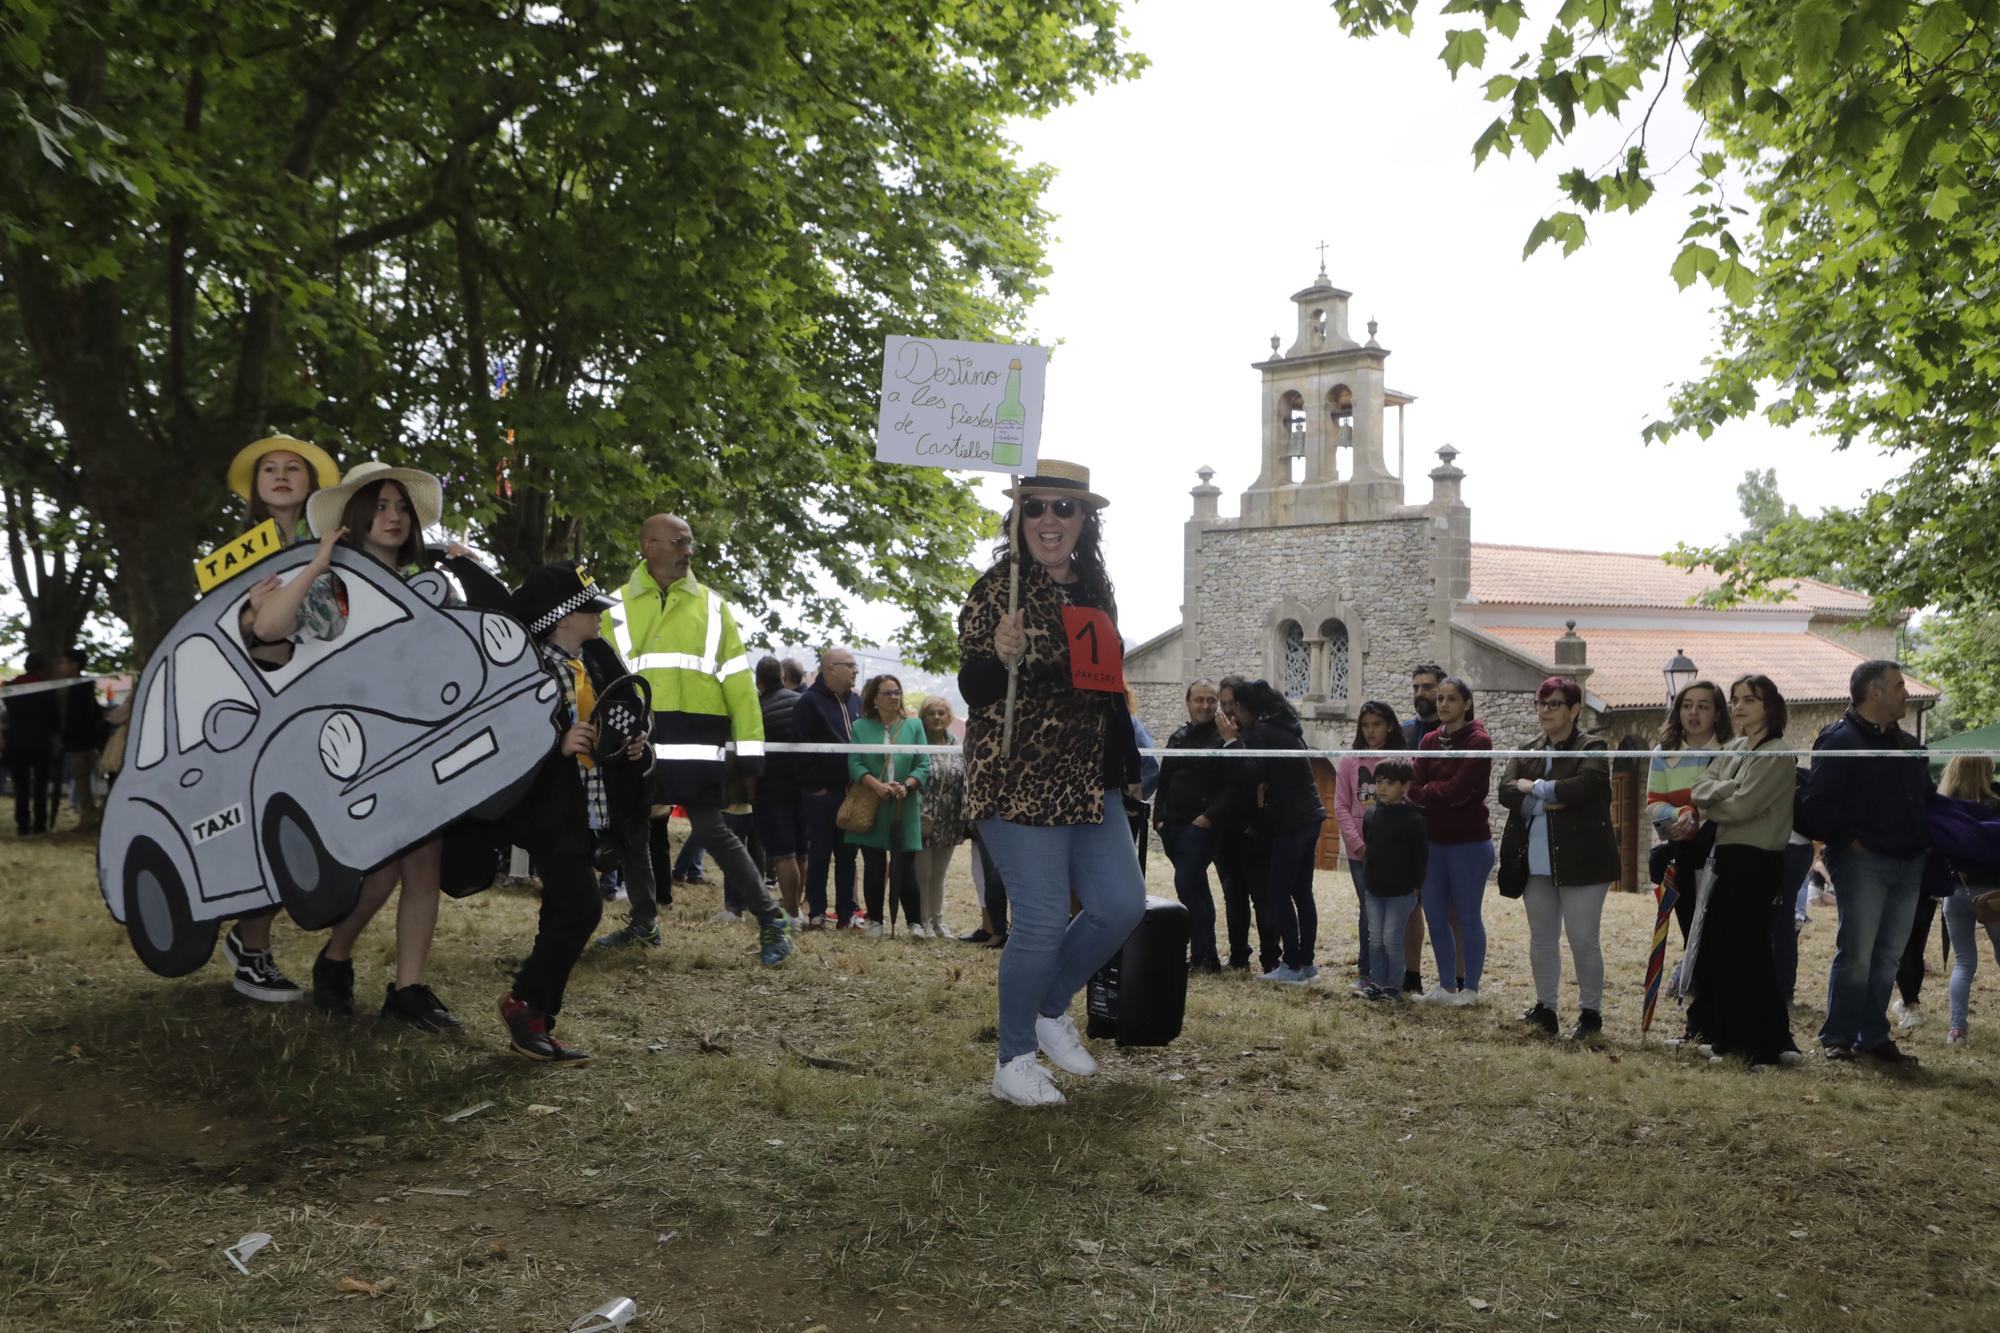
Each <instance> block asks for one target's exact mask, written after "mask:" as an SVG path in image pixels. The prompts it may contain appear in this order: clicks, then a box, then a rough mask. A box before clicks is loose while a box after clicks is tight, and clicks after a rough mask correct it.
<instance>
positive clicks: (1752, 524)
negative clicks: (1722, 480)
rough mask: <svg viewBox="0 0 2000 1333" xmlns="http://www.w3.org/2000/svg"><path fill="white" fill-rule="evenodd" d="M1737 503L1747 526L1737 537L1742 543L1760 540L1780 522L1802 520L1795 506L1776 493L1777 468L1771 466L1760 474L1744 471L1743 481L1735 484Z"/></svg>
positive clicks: (1758, 472)
mask: <svg viewBox="0 0 2000 1333" xmlns="http://www.w3.org/2000/svg"><path fill="white" fill-rule="evenodd" d="M1736 504H1737V507H1738V508H1740V509H1741V510H1742V511H1743V520H1744V522H1746V523H1747V524H1749V526H1748V527H1746V528H1744V529H1743V531H1742V532H1740V533H1738V534H1737V535H1738V537H1739V538H1740V539H1741V540H1743V541H1750V542H1754V541H1759V540H1761V539H1762V538H1764V537H1766V536H1768V535H1770V533H1771V531H1772V530H1773V529H1775V528H1776V527H1777V526H1778V525H1779V524H1780V523H1792V522H1797V521H1798V520H1799V519H1801V518H1803V517H1804V515H1803V514H1801V513H1799V507H1798V506H1797V505H1795V504H1791V503H1790V502H1788V501H1787V500H1786V499H1785V497H1784V496H1783V495H1781V494H1779V492H1778V469H1776V468H1774V467H1767V468H1765V469H1763V470H1762V471H1761V472H1760V471H1758V470H1757V469H1756V468H1754V467H1753V468H1751V469H1750V470H1749V471H1747V472H1745V473H1744V474H1743V480H1742V481H1739V482H1737V483H1736Z"/></svg>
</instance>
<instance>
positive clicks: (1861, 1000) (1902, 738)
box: [1798, 660, 1931, 1065]
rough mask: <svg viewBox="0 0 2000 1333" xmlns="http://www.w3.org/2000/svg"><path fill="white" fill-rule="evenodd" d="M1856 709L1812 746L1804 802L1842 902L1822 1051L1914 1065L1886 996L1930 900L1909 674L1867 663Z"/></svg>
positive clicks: (1922, 774)
mask: <svg viewBox="0 0 2000 1333" xmlns="http://www.w3.org/2000/svg"><path fill="white" fill-rule="evenodd" d="M1848 694H1849V697H1850V698H1851V699H1852V701H1853V706H1852V707H1850V708H1849V709H1848V710H1847V713H1846V715H1845V716H1843V717H1842V718H1841V719H1840V721H1838V722H1836V723H1834V724H1833V725H1832V726H1830V727H1828V728H1827V729H1826V730H1825V731H1822V732H1821V733H1820V734H1819V739H1818V740H1816V741H1814V742H1813V750H1814V752H1815V753H1816V754H1817V755H1823V756H1825V757H1820V758H1815V759H1814V760H1813V765H1812V772H1811V774H1810V775H1809V776H1808V777H1807V778H1806V784H1805V787H1804V789H1803V790H1802V792H1801V793H1800V797H1799V820H1798V824H1799V831H1800V832H1801V833H1804V834H1806V835H1807V836H1809V837H1813V838H1817V839H1819V840H1820V841H1822V842H1824V843H1825V844H1826V865H1827V870H1828V872H1829V873H1830V874H1831V875H1832V876H1833V884H1834V892H1835V893H1837V894H1839V895H1840V926H1839V929H1838V931H1837V932H1836V934H1835V937H1834V939H1835V943H1834V952H1833V968H1832V970H1831V972H1830V973H1829V974H1828V976H1827V986H1826V1024H1825V1026H1823V1027H1821V1028H1820V1030H1819V1044H1820V1047H1821V1049H1823V1050H1824V1051H1825V1052H1826V1056H1827V1058H1828V1059H1830V1060H1847V1059H1852V1058H1854V1057H1855V1056H1857V1055H1865V1056H1869V1057H1871V1058H1873V1059H1875V1060H1878V1061H1881V1062H1882V1063H1884V1064H1890V1065H1899V1064H1913V1063H1915V1060H1914V1058H1913V1057H1911V1056H1907V1055H1904V1054H1903V1053H1902V1051H1900V1050H1898V1049H1897V1047H1896V1043H1895V1042H1894V1041H1893V1040H1892V1039H1891V1038H1890V1036H1889V991H1890V988H1891V987H1892V986H1893V985H1894V984H1895V980H1896V964H1897V963H1898V962H1899V961H1900V960H1901V958H1902V956H1903V945H1904V942H1905V941H1906V940H1908V938H1909V934H1910V924H1911V922H1912V921H1913V920H1914V919H1915V918H1916V911H1917V898H1918V896H1919V895H1920V894H1921V893H1922V891H1923V880H1924V855H1925V852H1926V850H1927V848H1928V847H1929V844H1930V838H1929V834H1928V832H1927V831H1926V829H1925V827H1924V803H1925V801H1926V800H1927V799H1928V798H1929V796H1930V789H1931V787H1930V772H1929V766H1928V761H1927V760H1926V758H1925V755H1924V747H1923V745H1922V744H1921V743H1920V742H1918V740H1917V739H1916V738H1915V737H1914V736H1911V735H1910V734H1909V733H1908V732H1906V731H1904V730H1903V729H1902V728H1901V727H1899V726H1897V725H1896V724H1897V723H1898V722H1900V721H1901V720H1902V718H1903V716H1904V714H1905V713H1907V712H1908V711H1909V695H1910V692H1909V687H1908V686H1907V685H1906V684H1905V683H1904V681H1903V672H1902V668H1901V667H1899V666H1898V665H1897V664H1896V663H1894V662H1890V661H1883V660H1876V661H1868V662H1863V663H1862V664H1861V665H1860V666H1858V667H1856V668H1854V674H1853V675H1852V677H1850V678H1849V680H1848ZM1842 750H1907V751H1909V755H1910V757H1909V758H1907V759H1901V758H1897V759H1889V758H1881V759H1861V758H1854V759H1844V758H1834V757H1833V755H1834V754H1835V753H1836V752H1838V751H1842Z"/></svg>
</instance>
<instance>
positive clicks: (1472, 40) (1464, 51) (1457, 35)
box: [1439, 28, 1486, 80]
mask: <svg viewBox="0 0 2000 1333" xmlns="http://www.w3.org/2000/svg"><path fill="white" fill-rule="evenodd" d="M1439 55H1440V56H1441V58H1442V59H1443V60H1444V65H1445V69H1446V70H1447V71H1449V72H1450V74H1451V77H1452V78H1453V79H1454V80H1455V79H1457V78H1458V72H1459V70H1461V69H1463V68H1465V67H1466V66H1468V65H1469V66H1471V67H1472V68H1473V69H1478V68H1479V67H1480V66H1481V65H1482V64H1484V63H1485V62H1486V34H1485V33H1484V32H1482V31H1480V30H1479V29H1478V28H1457V29H1454V30H1452V31H1450V32H1447V33H1446V34H1445V35H1444V50H1443V51H1442V52H1440V53H1439Z"/></svg>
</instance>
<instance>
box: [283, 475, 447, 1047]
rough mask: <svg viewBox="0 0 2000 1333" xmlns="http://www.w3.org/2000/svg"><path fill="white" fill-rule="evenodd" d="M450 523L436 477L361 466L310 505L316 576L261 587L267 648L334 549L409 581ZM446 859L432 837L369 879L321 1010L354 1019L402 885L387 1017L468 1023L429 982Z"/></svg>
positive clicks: (341, 939)
mask: <svg viewBox="0 0 2000 1333" xmlns="http://www.w3.org/2000/svg"><path fill="white" fill-rule="evenodd" d="M443 516H444V487H443V486H442V485H441V484H440V483H439V481H438V479H437V478H436V477H434V476H432V475H431V474H430V473H428V472H421V471H418V470H417V469H415V468H401V467H391V466H389V465H388V464H386V463H379V462H375V461H372V460H371V461H369V462H365V463H357V464H355V465H354V467H353V468H351V469H349V471H348V473H347V476H346V477H344V478H343V479H342V480H341V483H340V484H339V485H338V486H330V487H327V488H325V489H323V490H319V491H315V492H314V493H313V494H312V496H311V498H310V499H308V501H307V502H306V519H307V521H308V522H309V523H310V524H311V525H312V530H313V532H314V533H315V534H316V535H317V536H318V537H319V540H320V553H319V555H318V556H317V557H316V558H315V559H314V560H313V562H312V564H310V565H308V566H307V567H306V568H307V571H308V576H306V577H300V578H295V579H293V580H292V581H291V582H289V583H286V584H283V585H281V586H278V587H275V588H270V589H268V590H267V589H265V588H264V586H263V585H259V591H261V592H263V593H264V595H263V596H262V597H261V599H258V600H257V603H256V605H257V609H256V617H255V621H254V624H253V627H252V632H253V633H254V634H255V635H256V637H257V638H258V639H260V640H262V641H264V642H266V643H270V642H275V641H277V640H280V639H284V638H287V637H289V636H290V635H292V634H295V633H297V632H298V629H299V607H300V604H301V603H302V602H303V601H304V600H305V599H306V596H307V587H306V585H308V584H310V583H311V582H313V581H314V577H315V576H317V575H319V574H322V573H325V572H326V571H327V568H328V566H329V564H330V562H331V560H332V547H333V545H334V544H335V543H340V544H344V545H346V546H349V547H351V548H353V549H356V550H359V551H363V552H365V553H366V554H368V555H371V556H373V557H374V558H375V559H377V560H380V561H381V562H382V563H383V564H385V565H387V566H389V567H390V568H391V569H393V570H396V571H397V572H398V573H401V572H403V571H405V570H407V569H408V568H409V567H410V566H411V565H413V564H415V563H416V562H417V561H418V560H419V559H420V558H421V557H422V555H423V549H424V537H423V534H424V529H426V528H428V527H431V526H433V525H434V524H436V523H437V522H438V521H439V520H440V519H442V518H443ZM266 582H267V583H269V582H272V581H271V580H267V581H266ZM252 596H253V598H255V597H256V596H257V594H256V593H253V594H252ZM328 637H332V636H328ZM441 859H442V843H441V842H440V841H439V840H438V839H435V838H433V839H432V840H431V841H429V842H427V843H425V844H424V845H423V846H421V847H416V848H412V849H411V850H409V851H407V852H404V853H403V854H402V855H401V856H399V857H397V858H396V859H395V860H394V861H391V862H389V863H388V864H387V865H385V866H382V867H380V868H378V869H376V870H374V871H372V872H370V873H369V875H368V876H367V877H366V878H364V879H363V880H362V881H361V895H360V898H359V899H358V900H357V901H356V902H355V905H354V910H353V911H352V912H350V913H348V914H347V916H346V917H344V918H343V919H341V920H340V921H338V922H336V923H335V924H334V927H333V933H332V936H331V937H330V938H329V939H328V940H327V943H326V947H325V948H324V949H322V950H320V955H319V957H318V958H317V959H315V960H314V961H313V1002H314V1003H315V1004H317V1005H318V1006H319V1008H320V1009H321V1010H322V1011H324V1012H326V1013H330V1014H338V1015H342V1016H346V1015H351V1014H352V1013H353V1012H354V961H353V958H354V945H355V941H356V940H358V939H359V938H360V937H361V932H362V930H363V928H365V927H366V926H367V924H368V922H369V920H370V919H371V918H373V917H374V915H375V913H376V912H378V911H379V910H381V908H382V905H383V904H384V903H386V902H388V901H389V895H390V894H392V893H394V892H395V891H396V887H397V884H398V882H399V881H400V883H401V885H402V895H401V897H400V899H399V900H398V902H397V905H396V978H395V980H394V981H393V982H392V983H390V985H389V988H388V994H387V997H386V999H385V1000H384V1003H383V1005H382V1016H383V1017H384V1018H394V1019H399V1020H401V1021H403V1022H405V1023H409V1024H411V1025H412V1026H414V1027H419V1028H423V1029H425V1030H426V1031H431V1032H437V1031H442V1030H444V1029H447V1028H456V1027H457V1026H458V1025H459V1024H458V1019H457V1018H456V1017H454V1016H453V1015H452V1013H451V1011H450V1010H449V1009H447V1008H445V1006H444V1003H443V1002H442V1001H440V1000H439V999H438V997H437V995H436V994H435V993H434V992H432V990H431V989H430V987H428V986H426V985H425V984H424V981H423V978H424V967H425V964H426V963H427V962H428V960H429V957H430V948H431V936H432V935H433V933H434V932H435V931H436V929H437V912H438V885H439V879H440V874H441Z"/></svg>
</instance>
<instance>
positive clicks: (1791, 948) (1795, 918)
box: [1771, 842, 1812, 1004]
mask: <svg viewBox="0 0 2000 1333" xmlns="http://www.w3.org/2000/svg"><path fill="white" fill-rule="evenodd" d="M1810 869H1812V844H1811V843H1803V842H1795V843H1788V844H1786V846H1785V878H1784V881H1783V883H1784V892H1782V893H1780V894H1779V895H1778V896H1777V897H1776V898H1775V899H1773V900H1772V903H1771V963H1772V966H1773V967H1775V968H1776V969H1777V974H1778V994H1780V995H1782V996H1784V997H1785V1003H1786V1004H1790V1003H1791V1002H1792V996H1793V994H1794V993H1795V992H1796V991H1797V990H1798V983H1799V913H1800V912H1801V911H1802V910H1804V909H1803V908H1801V907H1800V906H1799V895H1800V894H1802V893H1803V892H1804V891H1805V889H1804V885H1805V879H1806V872H1807V871H1808V870H1810Z"/></svg>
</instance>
